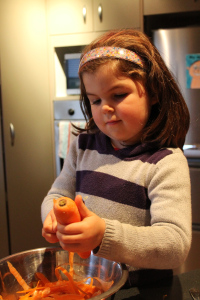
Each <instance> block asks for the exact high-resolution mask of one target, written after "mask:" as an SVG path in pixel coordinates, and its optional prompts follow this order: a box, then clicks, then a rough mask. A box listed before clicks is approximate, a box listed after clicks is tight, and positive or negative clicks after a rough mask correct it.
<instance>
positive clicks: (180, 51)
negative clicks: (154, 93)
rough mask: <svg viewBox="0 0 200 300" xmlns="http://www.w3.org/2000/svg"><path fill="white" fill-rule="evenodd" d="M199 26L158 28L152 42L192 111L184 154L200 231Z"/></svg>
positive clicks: (194, 214) (193, 211) (193, 210)
mask: <svg viewBox="0 0 200 300" xmlns="http://www.w3.org/2000/svg"><path fill="white" fill-rule="evenodd" d="M199 38H200V27H187V28H178V29H164V30H163V29H159V30H155V31H153V42H154V45H155V46H156V47H157V49H158V50H159V52H160V54H161V55H162V57H163V59H164V61H165V62H166V64H167V66H168V67H169V69H170V70H171V71H172V73H173V74H174V76H175V78H176V79H177V81H178V83H179V85H180V88H181V91H182V93H183V96H184V98H185V100H186V103H187V106H188V108H189V111H190V117H191V122H190V128H189V131H188V134H187V136H186V141H185V146H184V153H185V155H186V157H187V159H188V163H189V167H190V175H191V186H192V218H193V228H194V229H197V230H200V43H199Z"/></svg>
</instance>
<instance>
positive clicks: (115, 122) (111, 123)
mask: <svg viewBox="0 0 200 300" xmlns="http://www.w3.org/2000/svg"><path fill="white" fill-rule="evenodd" d="M119 122H120V120H115V121H112V120H111V121H108V122H106V124H107V125H115V124H118V123H119Z"/></svg>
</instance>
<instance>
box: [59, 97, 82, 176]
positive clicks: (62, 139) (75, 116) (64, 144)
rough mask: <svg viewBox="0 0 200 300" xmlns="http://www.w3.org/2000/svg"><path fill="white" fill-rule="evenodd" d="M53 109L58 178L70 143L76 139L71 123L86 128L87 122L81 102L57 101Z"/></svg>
mask: <svg viewBox="0 0 200 300" xmlns="http://www.w3.org/2000/svg"><path fill="white" fill-rule="evenodd" d="M53 109H54V138H55V141H54V145H55V162H56V177H57V176H58V175H59V174H60V171H61V170H62V167H63V163H64V159H65V157H66V155H67V152H68V150H69V146H70V143H71V142H72V140H73V139H74V138H75V136H74V135H73V133H72V131H73V126H72V125H71V123H73V124H75V125H78V126H80V127H82V128H84V127H85V120H84V116H83V113H82V111H81V108H80V104H79V100H55V101H54V102H53Z"/></svg>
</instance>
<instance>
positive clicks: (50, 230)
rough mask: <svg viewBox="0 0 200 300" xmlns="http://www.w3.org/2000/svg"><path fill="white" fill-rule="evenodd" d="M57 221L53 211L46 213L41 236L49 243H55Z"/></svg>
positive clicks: (56, 239)
mask: <svg viewBox="0 0 200 300" xmlns="http://www.w3.org/2000/svg"><path fill="white" fill-rule="evenodd" d="M56 231H57V221H56V217H55V214H54V211H53V209H52V210H51V211H50V212H49V213H48V215H47V217H46V219H45V221H44V224H43V228H42V236H43V237H44V238H45V239H46V241H47V242H49V243H57V242H58V238H57V236H56Z"/></svg>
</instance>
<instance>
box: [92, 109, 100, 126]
mask: <svg viewBox="0 0 200 300" xmlns="http://www.w3.org/2000/svg"><path fill="white" fill-rule="evenodd" d="M91 111H92V117H93V120H94V122H95V123H96V124H98V123H99V121H100V119H101V114H100V112H99V110H98V108H95V107H93V106H92V107H91Z"/></svg>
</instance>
